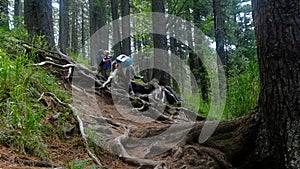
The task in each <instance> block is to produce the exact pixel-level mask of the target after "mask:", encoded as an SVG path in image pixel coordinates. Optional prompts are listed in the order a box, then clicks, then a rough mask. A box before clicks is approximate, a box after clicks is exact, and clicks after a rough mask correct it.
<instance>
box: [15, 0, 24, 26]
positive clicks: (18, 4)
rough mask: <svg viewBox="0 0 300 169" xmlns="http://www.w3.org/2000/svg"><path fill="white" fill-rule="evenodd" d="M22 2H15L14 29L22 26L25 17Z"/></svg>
mask: <svg viewBox="0 0 300 169" xmlns="http://www.w3.org/2000/svg"><path fill="white" fill-rule="evenodd" d="M22 6H23V5H22V1H21V0H15V3H14V27H19V26H21V25H22V20H21V17H22V16H23V13H22Z"/></svg>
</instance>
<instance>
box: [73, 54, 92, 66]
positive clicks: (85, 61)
mask: <svg viewBox="0 0 300 169" xmlns="http://www.w3.org/2000/svg"><path fill="white" fill-rule="evenodd" d="M71 57H72V58H73V59H74V60H75V61H76V62H78V63H82V64H83V65H85V66H86V67H87V68H91V65H90V61H89V60H88V59H87V58H84V57H83V56H82V55H80V54H74V53H73V54H71Z"/></svg>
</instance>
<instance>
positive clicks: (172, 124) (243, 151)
mask: <svg viewBox="0 0 300 169" xmlns="http://www.w3.org/2000/svg"><path fill="white" fill-rule="evenodd" d="M24 47H25V48H26V49H28V50H36V51H38V53H39V56H40V59H39V60H40V63H37V64H35V65H36V66H45V67H46V68H48V69H50V68H49V67H47V66H49V65H51V66H52V68H51V69H50V70H53V67H55V69H56V72H57V73H56V75H57V77H58V78H60V79H62V80H64V81H65V82H66V83H70V82H72V84H71V85H70V84H69V85H70V86H72V89H73V92H75V93H79V94H81V95H80V97H79V98H78V101H77V103H76V100H75V99H74V100H73V102H74V103H72V105H69V104H65V103H61V102H60V101H59V99H58V98H55V99H56V100H57V101H59V102H60V103H61V104H63V105H65V106H68V107H70V108H71V109H72V110H73V112H74V115H75V116H76V118H77V121H78V123H79V128H80V132H81V134H82V137H83V139H84V141H85V146H86V149H87V152H88V153H89V155H90V156H91V158H92V159H93V160H94V162H95V163H96V164H97V165H99V166H102V164H101V162H100V160H99V159H98V157H97V156H96V155H94V154H93V153H92V152H91V151H90V148H89V142H88V140H87V139H91V140H92V141H93V142H94V143H95V144H96V145H99V146H100V147H101V149H102V148H103V149H107V150H109V151H110V153H112V154H115V155H117V156H119V158H120V159H121V160H123V161H124V162H126V163H128V164H130V165H133V166H138V167H139V168H143V169H147V168H151V169H153V168H154V169H166V168H180V169H181V168H182V169H183V168H186V169H193V168H195V169H196V168H197V169H201V168H203V169H208V168H213V169H233V168H247V167H246V166H249V159H250V163H251V160H252V159H254V158H253V157H254V156H255V154H254V153H253V152H254V145H255V138H256V136H257V125H256V124H257V120H256V116H255V114H254V115H249V116H246V117H243V118H239V119H235V120H230V121H221V122H220V123H219V125H218V127H217V128H216V130H215V132H214V134H213V135H212V136H211V137H210V138H209V139H208V140H207V141H205V142H204V143H199V135H200V132H201V131H202V129H203V126H204V125H208V127H210V125H213V124H214V123H215V121H205V120H206V118H205V117H202V116H200V115H198V114H197V113H195V112H193V111H190V110H188V109H186V108H183V107H180V106H179V105H180V97H179V96H178V95H177V94H176V93H174V91H173V90H171V89H170V88H168V87H164V86H159V85H158V83H157V82H156V81H151V82H149V83H137V82H134V83H133V89H134V91H135V93H138V94H137V95H136V96H128V94H127V92H126V91H125V90H114V91H113V92H111V91H110V90H109V88H105V89H100V88H99V87H100V86H101V85H102V83H103V82H104V79H103V78H102V77H101V76H98V75H96V74H95V73H94V72H92V71H90V70H88V69H87V68H85V67H84V66H82V65H80V64H76V63H75V62H74V61H73V60H72V59H71V58H69V57H68V56H66V55H64V54H62V53H60V52H52V53H51V52H49V51H44V50H41V49H35V48H34V47H33V46H30V45H29V44H24ZM66 70H67V71H66ZM70 72H72V73H70ZM79 94H78V95H79ZM113 96H114V97H117V98H118V99H117V101H115V100H113V98H112V97H113ZM52 97H55V96H52ZM93 99H94V100H93ZM91 100H92V101H91ZM94 101H95V102H97V101H98V102H99V104H103V103H104V104H105V105H103V106H102V107H101V106H99V110H97V111H94V112H93V110H95V108H94V109H93V110H90V109H89V108H88V107H85V106H89V105H88V104H90V106H94V105H95V104H96V103H94ZM113 101H115V102H114V104H115V105H112V103H113ZM91 102H92V103H91ZM128 103H130V104H128ZM73 104H74V105H73ZM76 104H78V105H76ZM96 105H97V104H96ZM77 106H79V108H77ZM109 106H111V107H112V106H114V107H117V106H119V107H120V108H119V110H121V111H122V112H119V113H115V112H117V110H115V109H116V108H114V111H112V109H113V108H111V107H109ZM107 111H108V112H107ZM103 112H104V114H107V115H106V116H105V117H104V116H103ZM122 115H123V117H122ZM128 117H131V118H129V119H128ZM134 119H137V120H134ZM245 145H246V146H245ZM97 155H100V153H99V154H98V153H97ZM247 160H248V161H247Z"/></svg>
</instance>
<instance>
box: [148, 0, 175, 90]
mask: <svg viewBox="0 0 300 169" xmlns="http://www.w3.org/2000/svg"><path fill="white" fill-rule="evenodd" d="M164 5H165V4H164V1H163V0H153V1H152V12H157V13H153V14H152V25H153V32H154V33H153V43H154V67H155V69H154V70H153V78H156V79H158V80H159V81H160V84H161V85H170V83H171V80H170V79H171V78H170V75H169V73H170V66H169V57H168V53H167V37H166V18H165V17H164V14H165V6H164ZM157 14H158V15H157Z"/></svg>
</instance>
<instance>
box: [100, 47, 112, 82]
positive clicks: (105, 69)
mask: <svg viewBox="0 0 300 169" xmlns="http://www.w3.org/2000/svg"><path fill="white" fill-rule="evenodd" d="M101 62H103V63H102V66H101V70H100V73H101V75H102V76H103V77H104V78H105V79H107V78H108V77H109V75H110V71H111V63H112V60H111V57H110V56H109V51H108V50H105V51H104V57H103V60H102V61H101Z"/></svg>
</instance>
